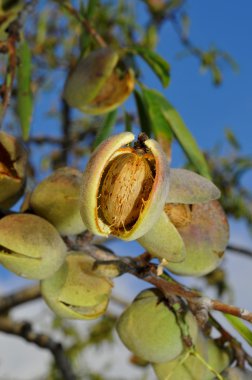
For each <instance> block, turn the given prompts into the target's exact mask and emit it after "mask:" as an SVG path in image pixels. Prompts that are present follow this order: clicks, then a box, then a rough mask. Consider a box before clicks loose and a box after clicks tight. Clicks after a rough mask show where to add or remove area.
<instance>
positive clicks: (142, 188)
mask: <svg viewBox="0 0 252 380" xmlns="http://www.w3.org/2000/svg"><path fill="white" fill-rule="evenodd" d="M133 140H134V135H133V134H132V133H131V132H123V133H120V134H117V135H114V136H111V137H110V138H108V139H107V140H105V141H103V142H102V143H101V144H100V145H99V146H98V147H97V148H96V149H95V151H94V152H93V154H92V155H91V157H90V160H89V162H88V164H87V166H86V168H85V171H84V173H83V182H82V186H81V197H80V203H81V206H80V212H81V216H82V219H83V222H84V224H85V225H86V227H87V228H88V229H89V230H90V231H91V232H92V233H93V234H95V235H100V236H108V235H114V236H116V237H118V238H119V239H122V240H128V241H129V240H135V239H137V238H139V237H141V236H143V235H145V233H147V232H148V231H149V230H150V229H151V228H152V227H153V225H154V224H155V222H156V221H157V220H158V219H159V217H160V215H161V213H162V212H163V208H164V204H165V200H166V197H167V193H168V190H169V172H168V160H167V157H166V155H165V153H164V152H163V150H162V148H161V146H160V145H159V144H158V143H157V142H156V141H155V140H153V139H147V140H146V141H145V142H144V144H145V149H146V151H147V152H145V151H144V150H143V149H137V148H135V146H134V147H131V146H128V145H129V144H130V143H131V142H132V141H133Z"/></svg>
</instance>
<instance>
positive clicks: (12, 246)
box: [0, 214, 66, 279]
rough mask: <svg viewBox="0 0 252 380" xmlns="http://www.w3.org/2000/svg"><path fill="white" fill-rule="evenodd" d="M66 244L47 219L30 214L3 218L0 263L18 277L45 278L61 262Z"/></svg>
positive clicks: (1, 220)
mask: <svg viewBox="0 0 252 380" xmlns="http://www.w3.org/2000/svg"><path fill="white" fill-rule="evenodd" d="M65 254H66V245H65V243H64V242H63V240H62V239H61V237H60V235H59V233H58V231H57V230H56V229H55V228H54V227H53V226H52V225H51V224H50V223H49V222H47V221H46V220H44V219H42V218H40V217H39V216H36V215H31V214H11V215H8V216H5V217H4V218H2V219H0V263H1V264H2V265H3V266H5V267H6V268H7V269H9V270H10V271H12V272H14V273H16V274H17V275H19V276H22V277H26V278H30V279H42V278H46V277H49V276H51V275H52V274H53V273H54V272H56V271H57V270H58V268H59V267H60V266H61V265H62V263H63V261H64V259H65Z"/></svg>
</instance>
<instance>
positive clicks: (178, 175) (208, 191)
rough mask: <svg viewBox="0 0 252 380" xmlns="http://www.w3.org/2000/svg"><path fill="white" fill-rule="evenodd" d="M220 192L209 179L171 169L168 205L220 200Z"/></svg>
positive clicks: (185, 171)
mask: <svg viewBox="0 0 252 380" xmlns="http://www.w3.org/2000/svg"><path fill="white" fill-rule="evenodd" d="M220 195H221V193H220V190H219V189H218V188H217V187H216V186H215V185H214V184H213V183H212V182H211V181H210V180H209V179H207V178H205V177H202V176H201V175H199V174H197V173H194V172H192V171H190V170H186V169H172V168H171V169H170V190H169V193H168V196H167V200H166V201H167V203H181V204H196V203H206V202H210V201H213V200H215V199H218V198H220Z"/></svg>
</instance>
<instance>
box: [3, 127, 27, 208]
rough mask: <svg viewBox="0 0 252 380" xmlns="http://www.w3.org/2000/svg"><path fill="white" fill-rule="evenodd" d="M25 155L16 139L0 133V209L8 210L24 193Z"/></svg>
mask: <svg viewBox="0 0 252 380" xmlns="http://www.w3.org/2000/svg"><path fill="white" fill-rule="evenodd" d="M26 169H27V153H26V151H25V149H24V148H23V146H22V144H21V143H20V142H19V141H18V139H17V138H15V137H14V136H11V135H9V134H7V133H5V132H1V131H0V208H2V209H8V208H10V207H11V206H12V205H13V204H15V203H16V201H17V200H18V199H19V198H20V197H21V196H22V194H23V192H24V185H25V177H26Z"/></svg>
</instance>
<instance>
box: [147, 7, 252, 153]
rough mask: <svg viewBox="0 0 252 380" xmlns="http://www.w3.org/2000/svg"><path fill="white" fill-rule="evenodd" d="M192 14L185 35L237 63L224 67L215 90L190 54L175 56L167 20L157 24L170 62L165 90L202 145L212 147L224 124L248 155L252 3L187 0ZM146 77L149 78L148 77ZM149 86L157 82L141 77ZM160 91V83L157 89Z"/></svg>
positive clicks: (251, 110) (219, 138)
mask: <svg viewBox="0 0 252 380" xmlns="http://www.w3.org/2000/svg"><path fill="white" fill-rule="evenodd" d="M186 9H187V11H188V13H189V15H190V17H191V28H190V38H191V40H192V41H193V42H194V43H195V44H196V45H197V46H199V47H201V48H202V49H207V48H208V47H209V46H210V45H212V44H214V45H215V46H217V47H218V48H220V49H223V50H225V51H227V52H229V53H230V54H231V55H232V56H233V58H234V59H235V60H236V61H237V63H238V65H239V72H238V73H234V72H233V71H232V70H231V69H230V68H229V67H228V65H223V67H224V71H223V73H224V82H223V84H222V85H221V86H220V87H218V88H216V87H214V86H213V85H212V84H211V78H210V75H209V74H208V73H207V74H205V75H203V74H201V73H199V63H198V61H197V59H196V58H195V57H193V56H188V57H186V58H183V59H178V58H177V53H179V52H181V51H182V49H183V48H182V46H181V45H180V42H179V40H178V37H177V35H176V34H175V32H173V30H172V28H171V26H170V25H169V23H167V24H166V25H165V26H164V27H163V28H162V33H161V36H160V42H159V45H158V50H159V52H160V53H161V54H162V55H163V56H164V57H165V58H166V59H167V60H168V61H169V63H170V65H171V84H170V86H169V87H168V88H167V89H166V90H165V91H164V92H165V94H166V96H167V97H168V99H169V100H170V101H171V102H172V103H173V105H174V106H175V107H176V108H177V109H178V111H179V112H180V113H181V115H182V116H183V118H184V120H185V122H186V124H187V126H188V128H189V129H190V130H191V131H192V133H193V134H194V136H195V137H196V138H197V141H198V142H199V144H200V146H201V147H202V148H204V149H205V148H211V147H212V146H213V144H215V143H217V142H221V141H223V139H224V128H226V127H228V128H231V129H232V130H233V131H234V133H235V134H236V135H237V137H238V138H239V140H240V142H241V145H242V148H243V151H244V152H246V153H248V154H249V153H251V147H252V144H251V141H250V140H251V125H252V76H251V63H252V62H251V61H252V48H251V44H250V41H249V36H251V35H252V24H251V12H252V3H251V1H250V0H244V1H243V2H242V6H239V5H238V2H237V1H233V0H231V1H227V0H226V1H219V0H211V1H199V0H198V1H197V0H194V1H188V2H187V7H186ZM150 79H151V80H150ZM146 81H147V83H148V82H149V81H150V86H153V87H158V86H159V85H158V84H157V81H156V80H155V81H154V80H153V81H152V78H149V76H148V79H147V78H146ZM159 88H160V89H161V87H159Z"/></svg>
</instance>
